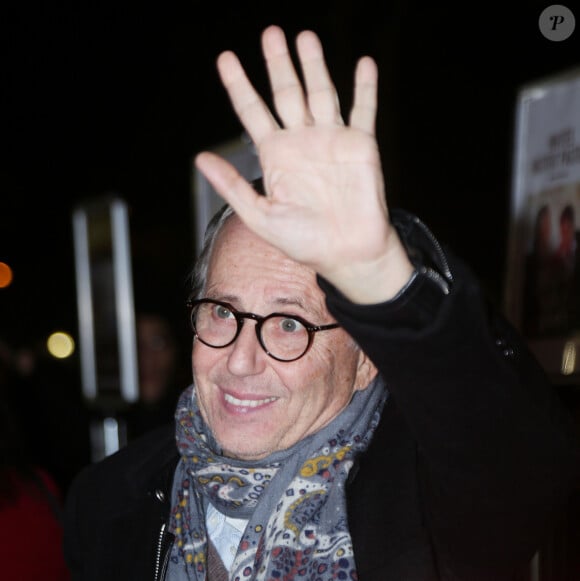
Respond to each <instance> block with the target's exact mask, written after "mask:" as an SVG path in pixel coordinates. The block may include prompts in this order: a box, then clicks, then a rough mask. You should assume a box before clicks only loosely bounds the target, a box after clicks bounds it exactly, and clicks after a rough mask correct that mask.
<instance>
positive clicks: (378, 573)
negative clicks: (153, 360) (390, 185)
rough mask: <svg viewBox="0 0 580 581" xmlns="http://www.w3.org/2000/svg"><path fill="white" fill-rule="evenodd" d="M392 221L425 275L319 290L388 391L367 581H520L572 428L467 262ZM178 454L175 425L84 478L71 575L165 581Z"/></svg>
mask: <svg viewBox="0 0 580 581" xmlns="http://www.w3.org/2000/svg"><path fill="white" fill-rule="evenodd" d="M395 221H396V223H397V227H398V229H399V232H400V233H401V236H402V238H403V240H404V241H405V242H406V244H407V245H408V248H409V250H410V252H411V255H412V258H413V260H414V261H415V262H416V263H417V265H418V267H419V269H420V271H421V273H422V274H420V275H419V276H418V277H417V278H416V279H415V280H414V281H413V283H412V284H411V285H410V286H409V288H407V289H406V290H405V292H403V293H402V294H401V295H400V296H399V297H398V298H396V299H395V300H394V301H390V302H388V303H384V304H381V305H372V306H360V305H354V304H352V303H349V302H348V301H347V300H346V299H344V297H342V296H340V295H339V293H337V292H336V291H335V289H333V288H331V287H330V286H329V285H328V284H327V283H326V282H325V281H323V280H320V281H319V282H320V285H321V287H322V288H323V290H324V291H325V292H326V294H327V304H328V307H329V310H330V311H331V313H332V314H333V315H334V316H335V317H336V318H337V320H338V321H339V322H340V323H341V325H342V326H343V327H344V328H345V329H346V330H347V331H348V332H349V333H350V334H351V335H352V336H353V337H354V338H355V339H356V341H357V342H358V343H359V345H360V346H361V347H362V348H363V350H364V351H365V352H366V353H367V354H368V355H369V356H370V357H371V359H372V360H373V361H374V363H375V364H376V365H377V367H378V369H379V370H380V372H381V373H382V375H383V376H384V378H385V380H386V383H387V387H388V389H389V391H390V397H389V399H388V401H387V404H386V406H385V409H384V412H383V417H382V419H381V423H380V425H379V428H378V430H377V432H376V434H375V436H374V438H373V440H372V442H371V445H370V447H369V449H368V450H367V452H366V453H365V454H364V455H362V456H361V457H360V458H359V460H358V462H357V463H356V464H355V466H354V467H353V469H352V471H351V473H350V476H349V481H348V483H347V506H348V519H349V528H350V532H351V535H352V539H353V544H354V552H355V559H356V563H357V570H358V575H359V579H360V581H390V580H393V581H402V580H405V581H431V580H439V581H440V580H459V579H460V580H465V581H480V580H481V581H504V580H505V581H507V580H511V579H513V574H514V571H516V570H517V569H519V568H521V567H522V566H524V565H525V564H526V563H527V562H528V561H529V559H531V557H532V556H533V554H534V553H535V551H536V550H537V549H538V547H539V546H540V544H541V543H542V542H543V541H544V540H545V539H546V535H548V534H549V532H550V528H549V527H550V524H551V522H552V520H553V519H554V517H555V516H556V515H557V513H558V511H559V510H560V508H561V507H563V506H564V504H565V503H566V501H567V499H568V497H569V495H570V493H571V491H572V490H573V488H574V486H575V484H576V478H577V470H578V465H579V463H578V448H577V441H576V431H575V428H574V425H573V422H572V420H571V418H570V417H569V415H568V414H567V412H566V411H565V409H564V408H563V406H562V405H561V403H560V402H559V400H558V398H557V396H556V394H555V393H554V392H553V391H552V389H551V386H550V384H549V383H548V382H547V380H546V378H545V376H544V374H543V372H542V371H541V369H540V368H539V367H538V365H537V363H536V362H535V360H533V359H532V358H531V356H530V355H529V353H528V351H527V349H526V347H525V345H524V344H523V342H522V341H521V339H520V337H519V336H518V335H517V334H516V333H515V332H514V330H513V329H512V328H511V327H510V325H509V324H508V323H507V322H506V321H505V320H504V319H503V318H502V317H500V316H498V315H497V314H495V313H494V312H493V311H492V310H491V309H489V308H488V307H487V306H486V303H485V301H484V299H483V298H482V297H481V295H480V291H479V288H478V285H477V283H476V281H475V279H474V277H473V276H472V275H471V274H470V272H469V271H468V269H466V268H465V266H464V265H463V264H462V263H461V262H460V261H458V260H456V259H454V258H452V257H451V258H450V259H449V260H450V263H449V264H448V263H447V259H446V258H445V257H444V255H443V254H442V253H441V251H440V250H439V248H438V245H437V244H436V242H434V241H433V240H431V239H430V235H429V233H428V231H426V230H425V229H424V227H423V226H422V225H421V224H420V222H418V221H416V220H414V219H413V218H412V217H409V216H407V215H398V214H395ZM448 266H449V267H450V268H449V269H448ZM437 272H439V273H440V275H441V276H437V275H436V274H435V273H437ZM450 272H452V273H453V275H452V276H451V275H450ZM447 284H449V286H450V292H449V294H444V293H443V292H442V288H446V286H447ZM177 460H178V457H177V451H176V447H175V442H174V435H173V427H172V426H168V427H167V429H165V428H163V429H160V430H157V431H156V432H153V433H151V434H149V435H147V436H145V437H144V438H142V439H140V440H139V441H137V442H134V443H132V444H130V445H129V446H127V447H126V448H125V449H123V450H121V451H120V452H118V453H117V454H115V455H114V456H112V457H110V458H107V459H105V460H104V461H103V462H101V463H99V464H96V465H93V466H90V467H88V468H87V469H86V470H85V471H83V472H82V473H81V474H80V475H79V476H78V478H77V479H76V481H75V483H74V484H73V486H72V487H71V490H70V493H69V495H68V498H67V516H66V527H65V553H66V557H67V560H68V563H69V565H70V567H71V570H72V572H73V579H74V580H75V581H76V580H81V579H82V580H87V581H88V580H95V581H97V580H98V581H103V580H105V581H115V580H119V581H131V580H133V579H134V580H139V581H143V580H146V579H154V578H155V577H154V571H155V568H156V559H157V557H158V554H157V553H158V549H159V546H160V545H159V540H160V538H162V539H163V540H164V542H165V544H167V545H168V544H170V542H171V538H170V536H168V535H167V534H164V535H162V534H161V529H162V527H163V524H164V523H165V522H166V521H167V517H168V511H169V502H170V491H171V482H172V478H173V473H174V470H175V466H176V463H177ZM162 544H163V543H162ZM162 552H163V551H162Z"/></svg>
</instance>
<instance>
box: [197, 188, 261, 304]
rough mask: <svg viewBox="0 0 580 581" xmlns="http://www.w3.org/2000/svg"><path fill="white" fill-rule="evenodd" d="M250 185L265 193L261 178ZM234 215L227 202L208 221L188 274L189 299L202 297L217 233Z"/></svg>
mask: <svg viewBox="0 0 580 581" xmlns="http://www.w3.org/2000/svg"><path fill="white" fill-rule="evenodd" d="M252 186H253V187H254V189H255V190H256V192H257V193H258V194H260V195H265V193H264V185H263V182H262V178H257V179H255V180H253V181H252ZM234 215H235V212H234V209H233V208H232V207H231V206H230V205H229V204H224V205H223V206H222V207H221V208H220V209H219V210H218V211H217V212H216V213H215V214H214V215H213V217H212V219H211V220H210V221H209V223H208V225H207V228H206V230H205V234H204V237H203V244H202V247H201V252H200V253H199V257H198V258H197V260H196V262H195V264H194V266H193V269H192V271H191V273H190V275H189V277H188V278H189V280H190V281H191V292H190V293H189V300H190V301H193V300H196V299H200V298H202V296H203V295H204V294H205V290H206V285H207V271H208V268H209V262H210V260H211V255H212V252H213V247H214V245H215V241H216V240H217V237H218V234H219V233H220V232H221V231H222V229H223V227H224V225H225V223H226V222H227V221H228V220H229V219H230V218H231V217H232V216H234Z"/></svg>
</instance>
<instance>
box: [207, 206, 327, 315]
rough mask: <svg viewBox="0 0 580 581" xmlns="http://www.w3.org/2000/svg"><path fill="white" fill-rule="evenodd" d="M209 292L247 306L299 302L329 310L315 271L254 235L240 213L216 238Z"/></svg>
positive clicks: (321, 310)
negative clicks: (254, 301)
mask: <svg viewBox="0 0 580 581" xmlns="http://www.w3.org/2000/svg"><path fill="white" fill-rule="evenodd" d="M206 294H207V295H208V296H211V297H212V298H222V299H224V300H230V301H231V300H232V299H237V300H238V301H239V302H240V303H244V304H243V305H240V306H244V308H246V306H248V304H249V302H251V301H253V300H261V301H262V302H267V303H276V302H278V303H284V302H288V303H298V305H299V306H303V307H304V309H305V310H311V311H314V312H317V313H320V314H322V313H326V307H325V303H324V294H323V293H322V291H321V290H320V287H319V286H318V284H317V283H316V273H315V272H314V271H313V270H312V269H310V268H308V267H306V266H304V265H302V264H300V263H298V262H296V261H294V260H292V259H290V258H288V257H287V256H286V255H285V254H284V253H282V252H281V251H280V250H278V249H277V248H276V247H274V246H272V245H271V244H269V243H267V242H266V241H264V240H263V239H262V238H260V237H259V236H257V235H256V234H254V233H253V232H252V231H251V230H249V229H248V228H247V227H246V226H245V225H244V224H243V223H242V222H241V220H240V219H239V218H238V217H237V216H232V217H231V218H230V219H229V220H228V221H227V222H226V223H225V224H224V226H223V228H222V230H221V231H220V232H219V234H218V237H217V239H216V241H215V244H214V247H213V251H212V255H211V259H210V262H209V268H208V276H207V289H206Z"/></svg>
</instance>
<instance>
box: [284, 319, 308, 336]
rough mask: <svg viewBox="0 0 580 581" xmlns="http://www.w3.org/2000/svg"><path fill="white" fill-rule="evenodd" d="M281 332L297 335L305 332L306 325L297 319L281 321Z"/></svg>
mask: <svg viewBox="0 0 580 581" xmlns="http://www.w3.org/2000/svg"><path fill="white" fill-rule="evenodd" d="M280 330H281V331H284V332H285V333H297V332H301V331H303V330H304V325H303V324H302V323H301V322H300V321H297V320H296V319H291V318H287V319H281V320H280Z"/></svg>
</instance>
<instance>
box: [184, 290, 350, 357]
mask: <svg viewBox="0 0 580 581" xmlns="http://www.w3.org/2000/svg"><path fill="white" fill-rule="evenodd" d="M187 306H188V307H189V308H190V309H191V312H190V319H191V326H192V329H193V332H194V334H195V336H196V337H197V338H198V339H199V340H200V341H201V342H202V343H203V344H204V345H207V346H208V347H214V348H216V349H221V348H223V347H228V346H229V345H231V344H232V343H233V342H234V341H235V340H236V339H237V338H238V335H239V334H240V331H241V330H242V326H243V324H244V319H252V320H253V321H256V336H257V337H258V341H259V343H260V345H261V346H262V349H264V351H265V352H266V353H267V354H268V355H269V356H270V357H272V358H274V359H276V360H278V361H296V359H300V357H302V356H303V355H304V354H305V353H306V352H307V351H308V349H310V346H311V345H312V342H313V341H314V333H317V332H318V331H328V330H330V329H336V328H337V327H339V326H340V325H338V323H332V324H330V325H312V324H311V323H309V322H308V321H307V320H306V319H303V318H302V317H298V316H297V315H287V314H285V313H272V314H270V315H267V316H265V317H261V316H260V315H255V314H254V313H242V312H240V311H238V310H236V309H235V308H234V307H233V306H232V305H230V304H229V303H225V302H222V301H214V300H213V299H199V300H195V301H189V302H188V303H187Z"/></svg>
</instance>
